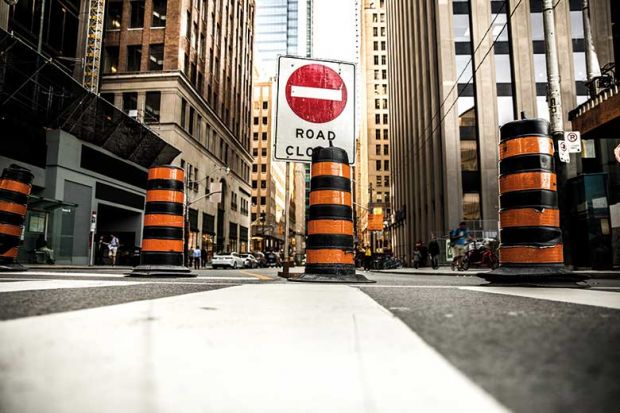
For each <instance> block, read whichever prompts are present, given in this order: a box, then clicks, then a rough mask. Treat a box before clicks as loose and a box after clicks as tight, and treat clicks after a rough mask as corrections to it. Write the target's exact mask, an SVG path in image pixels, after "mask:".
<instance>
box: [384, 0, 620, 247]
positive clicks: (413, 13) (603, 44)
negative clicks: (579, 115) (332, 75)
mask: <svg viewBox="0 0 620 413" xmlns="http://www.w3.org/2000/svg"><path fill="white" fill-rule="evenodd" d="M590 3H591V14H592V16H593V21H596V22H597V24H596V26H594V25H593V30H594V33H593V34H594V40H595V42H596V44H597V50H598V51H599V58H600V60H601V64H605V63H606V62H609V61H612V60H613V56H612V54H611V50H613V49H612V48H613V45H612V44H611V20H610V2H609V1H608V0H591V2H590ZM555 20H556V34H557V43H558V50H559V61H560V75H561V90H562V101H563V111H564V121H565V124H564V128H565V130H570V128H571V125H570V122H569V121H568V116H567V113H568V111H569V110H571V109H572V108H574V107H575V106H576V105H578V104H579V103H582V102H584V101H585V100H586V99H587V93H588V92H587V88H586V86H585V83H584V82H585V80H586V71H585V53H584V40H583V37H584V36H583V26H582V14H581V2H580V1H575V0H570V1H569V0H563V1H560V2H557V5H556V7H555ZM387 22H388V28H387V30H388V53H389V56H390V66H389V69H388V77H389V80H390V83H389V87H388V89H389V107H390V130H391V133H390V135H391V142H392V148H391V149H392V156H391V159H392V166H393V171H392V172H393V177H394V182H393V190H394V195H395V196H394V198H393V209H394V220H393V221H394V222H393V243H394V247H395V250H396V253H397V254H398V255H400V256H402V257H405V258H406V259H410V257H411V251H412V249H413V246H414V245H415V241H416V240H425V241H426V240H428V239H429V238H430V237H431V236H432V235H437V236H445V235H446V234H447V232H448V231H449V229H450V228H452V227H455V226H456V225H457V224H458V223H459V222H460V221H461V220H465V221H467V222H468V224H469V226H470V228H473V229H474V230H475V234H476V235H477V236H484V237H495V236H497V217H498V183H497V182H498V181H497V177H498V169H497V161H498V134H499V126H501V125H502V124H504V123H506V122H508V121H511V120H514V119H517V118H519V117H520V116H521V115H520V114H521V113H522V112H523V113H524V114H525V116H527V117H530V118H533V117H543V118H545V117H548V109H547V102H546V97H545V95H546V77H547V75H546V67H545V55H544V41H543V25H542V2H541V1H535V0H531V1H519V0H509V1H507V2H504V1H490V0H454V1H451V2H445V3H433V2H427V1H422V0H420V1H412V2H393V1H391V2H388V3H387ZM575 165H576V163H573V166H572V167H570V168H575ZM572 173H573V175H574V174H575V173H576V171H575V170H573V172H572Z"/></svg>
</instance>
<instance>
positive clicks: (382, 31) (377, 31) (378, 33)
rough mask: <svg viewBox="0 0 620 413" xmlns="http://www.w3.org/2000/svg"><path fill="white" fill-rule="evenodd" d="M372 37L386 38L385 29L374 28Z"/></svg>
mask: <svg viewBox="0 0 620 413" xmlns="http://www.w3.org/2000/svg"><path fill="white" fill-rule="evenodd" d="M372 35H373V36H375V37H378V36H381V37H385V27H373V28H372Z"/></svg>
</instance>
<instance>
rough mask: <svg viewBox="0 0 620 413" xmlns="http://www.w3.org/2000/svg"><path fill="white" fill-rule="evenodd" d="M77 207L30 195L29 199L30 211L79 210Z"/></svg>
mask: <svg viewBox="0 0 620 413" xmlns="http://www.w3.org/2000/svg"><path fill="white" fill-rule="evenodd" d="M77 206H78V204H73V203H71V202H65V201H59V200H57V199H51V198H44V197H42V196H38V195H30V196H29V197H28V210H30V211H40V212H49V211H53V210H55V209H58V208H77Z"/></svg>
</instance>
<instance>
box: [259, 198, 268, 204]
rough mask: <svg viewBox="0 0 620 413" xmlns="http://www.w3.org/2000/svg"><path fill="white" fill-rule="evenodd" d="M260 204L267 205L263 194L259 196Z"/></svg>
mask: <svg viewBox="0 0 620 413" xmlns="http://www.w3.org/2000/svg"><path fill="white" fill-rule="evenodd" d="M260 204H261V205H267V198H265V197H264V196H261V197H260Z"/></svg>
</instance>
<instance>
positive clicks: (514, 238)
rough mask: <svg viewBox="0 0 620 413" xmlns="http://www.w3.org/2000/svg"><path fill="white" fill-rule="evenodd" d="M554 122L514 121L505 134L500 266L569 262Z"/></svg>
mask: <svg viewBox="0 0 620 413" xmlns="http://www.w3.org/2000/svg"><path fill="white" fill-rule="evenodd" d="M548 131H549V123H548V122H547V121H546V120H543V119H526V120H520V121H515V122H509V123H507V124H506V125H504V126H502V128H501V130H500V135H501V136H500V141H501V143H500V145H499V158H500V162H499V170H500V177H499V193H500V212H499V218H500V240H501V244H500V251H499V257H500V264H501V265H519V266H523V265H525V266H528V265H532V266H539V265H550V264H553V265H559V264H562V263H563V261H564V258H563V247H562V230H561V229H560V214H559V210H558V196H557V178H556V174H555V162H554V159H553V154H554V148H553V141H552V140H551V138H549V136H548Z"/></svg>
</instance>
